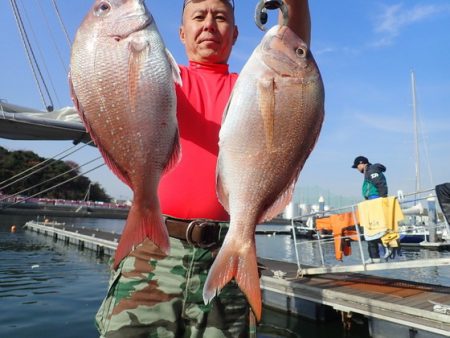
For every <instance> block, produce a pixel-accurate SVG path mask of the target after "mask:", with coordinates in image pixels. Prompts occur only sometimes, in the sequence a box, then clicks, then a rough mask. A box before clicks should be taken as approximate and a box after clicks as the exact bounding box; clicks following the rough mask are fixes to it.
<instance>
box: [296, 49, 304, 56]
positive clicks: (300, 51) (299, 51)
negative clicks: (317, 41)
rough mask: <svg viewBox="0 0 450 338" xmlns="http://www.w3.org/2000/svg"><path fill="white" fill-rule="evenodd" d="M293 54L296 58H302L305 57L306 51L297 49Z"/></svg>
mask: <svg viewBox="0 0 450 338" xmlns="http://www.w3.org/2000/svg"><path fill="white" fill-rule="evenodd" d="M295 54H296V55H297V56H299V57H303V56H305V55H306V50H305V49H303V48H297V49H296V50H295Z"/></svg>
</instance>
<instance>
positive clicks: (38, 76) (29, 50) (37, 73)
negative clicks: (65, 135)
mask: <svg viewBox="0 0 450 338" xmlns="http://www.w3.org/2000/svg"><path fill="white" fill-rule="evenodd" d="M10 4H11V7H12V9H13V13H14V18H15V20H16V23H17V27H18V29H19V33H20V37H21V39H22V43H23V45H24V48H25V52H26V54H27V57H28V62H29V63H30V66H31V69H32V72H33V75H34V79H35V81H36V84H37V87H38V91H39V94H40V96H41V99H42V102H43V103H44V106H45V108H46V109H47V111H52V110H53V100H52V98H51V96H50V93H49V90H48V87H47V85H46V83H45V80H44V77H43V75H42V72H41V69H40V67H39V65H38V63H37V61H36V56H35V54H34V51H33V47H32V46H31V43H30V40H29V38H28V34H27V32H26V30H25V26H24V23H23V20H22V16H21V15H20V11H19V7H18V6H17V2H16V0H10ZM41 86H42V87H43V88H44V91H45V94H46V96H47V98H48V100H49V102H50V104H47V101H46V99H45V97H44V93H43V89H42V87H41Z"/></svg>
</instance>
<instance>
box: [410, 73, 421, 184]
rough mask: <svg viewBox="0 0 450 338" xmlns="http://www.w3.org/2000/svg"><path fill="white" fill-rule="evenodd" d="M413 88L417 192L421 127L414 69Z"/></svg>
mask: <svg viewBox="0 0 450 338" xmlns="http://www.w3.org/2000/svg"><path fill="white" fill-rule="evenodd" d="M411 90H412V104H413V121H414V143H415V150H416V152H415V153H416V192H418V191H420V157H419V129H418V128H419V127H418V123H417V107H416V77H415V74H414V71H411Z"/></svg>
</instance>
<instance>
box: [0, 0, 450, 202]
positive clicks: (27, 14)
mask: <svg viewBox="0 0 450 338" xmlns="http://www.w3.org/2000/svg"><path fill="white" fill-rule="evenodd" d="M92 3H93V1H91V0H76V1H75V0H74V1H72V0H64V1H61V0H59V1H57V4H58V6H59V10H60V13H61V15H62V19H63V21H64V24H65V25H66V27H67V30H68V33H69V35H70V37H71V38H73V36H74V34H75V31H76V29H77V27H78V25H79V24H80V22H81V20H82V18H83V17H84V16H85V14H86V13H87V11H88V9H89V7H90V6H91V5H92ZM181 3H182V1H181V0H168V1H164V2H159V1H156V0H155V1H147V6H148V7H149V9H150V11H151V12H152V13H153V15H154V17H155V20H156V22H157V24H158V27H159V29H160V32H161V34H162V36H163V38H164V40H165V42H166V44H167V47H168V48H169V49H170V50H171V52H172V53H173V55H174V56H175V58H176V60H177V61H178V62H179V63H182V64H183V63H186V58H185V54H184V48H183V46H182V45H181V43H180V42H179V40H178V26H179V22H180V15H181V13H180V12H181ZM18 4H19V6H20V7H21V8H23V9H24V11H23V14H22V15H23V16H24V20H25V21H26V22H27V23H28V26H27V27H31V26H32V31H31V29H30V31H29V35H30V39H31V40H32V41H33V43H34V44H35V48H36V51H38V48H39V52H36V54H38V55H39V56H38V57H39V58H40V60H42V59H43V60H45V63H44V62H42V61H41V63H42V64H41V67H43V68H44V72H48V73H49V74H50V76H51V80H52V85H51V86H52V87H54V88H55V91H56V93H57V99H56V96H54V100H55V106H56V107H57V108H59V107H63V106H68V105H72V103H71V100H70V97H69V91H68V86H67V68H68V63H69V54H70V49H69V46H68V44H67V42H66V40H65V38H64V35H63V33H62V30H61V29H60V26H59V23H58V20H57V18H56V16H55V12H54V10H53V7H52V3H51V1H50V0H18ZM24 4H25V5H26V6H25V7H24V6H23V5H24ZM169 4H170V6H169ZM255 5H256V0H255V1H249V0H245V1H244V0H236V6H237V8H236V16H237V24H238V26H239V31H240V36H239V38H238V42H237V43H236V45H235V48H234V51H233V54H232V57H231V59H230V68H231V70H232V71H236V72H239V71H240V69H241V68H242V66H243V64H244V63H245V61H246V59H247V58H248V57H249V55H250V53H251V52H252V50H253V49H254V47H255V46H256V45H257V44H258V42H259V41H260V39H261V37H262V34H263V33H262V32H261V31H259V30H258V29H257V27H256V26H255V24H254V22H253V11H254V7H255ZM310 7H311V15H312V22H313V27H312V52H313V54H314V55H315V58H316V61H317V63H318V65H319V68H320V70H321V72H322V76H323V80H324V84H325V91H326V99H325V107H326V110H325V114H326V116H325V121H324V125H323V128H322V132H321V135H320V138H319V141H318V143H317V145H316V148H315V149H314V151H313V153H312V155H311V156H310V158H309V159H308V161H307V163H306V165H305V167H304V169H303V171H302V173H301V175H300V178H299V183H298V185H297V188H298V189H299V190H301V189H302V188H306V187H310V186H320V187H322V188H324V189H328V190H329V191H331V192H332V193H335V194H341V195H344V196H359V194H360V186H361V183H362V175H361V174H359V173H358V172H357V171H356V170H354V169H351V168H350V166H351V164H352V161H353V159H354V157H355V156H357V155H365V156H367V157H368V158H369V159H370V160H371V162H381V163H383V164H384V165H385V166H386V167H387V169H388V170H387V173H386V176H387V179H388V184H389V188H390V193H391V194H395V193H396V191H397V190H399V189H401V190H403V191H404V192H406V193H408V192H413V191H414V187H415V148H414V147H415V145H414V134H413V120H412V94H411V71H412V70H414V72H415V76H416V93H417V112H418V115H419V126H420V130H421V134H420V145H421V146H420V157H421V166H420V172H421V177H422V180H421V186H422V188H423V189H428V188H432V187H433V186H434V185H436V184H439V183H443V182H448V181H450V174H449V172H450V169H449V168H450V156H449V151H450V114H449V113H448V110H449V107H450V34H449V33H448V32H450V3H449V2H448V0H422V1H419V0H417V1H416V0H404V1H395V0H382V1H367V0H353V1H350V0H347V1H346V0H344V1H329V0H310ZM0 13H1V14H0V22H1V24H0V25H1V35H0V42H1V45H2V46H4V49H3V51H2V55H1V63H0V64H1V72H2V81H0V99H3V100H7V101H8V102H10V103H15V104H19V105H23V106H29V107H32V108H38V109H42V107H43V104H42V102H41V100H40V97H39V93H38V91H37V89H36V85H35V83H34V79H33V76H32V73H31V70H30V66H29V65H28V62H27V59H26V55H25V53H24V49H23V46H22V43H21V40H20V38H19V34H18V30H17V27H16V23H15V21H14V17H13V14H12V10H11V7H10V3H9V1H1V2H0ZM43 13H45V15H44V14H43ZM271 16H272V17H274V14H273V13H272V15H271ZM273 23H274V20H273V19H272V20H271V21H270V23H269V24H273ZM30 24H31V25H30ZM50 32H51V34H50ZM36 42H38V44H36ZM6 46H7V47H6ZM37 46H39V47H37ZM55 46H57V48H56V47H55ZM41 54H42V57H41V56H40V55H41ZM44 64H45V66H44ZM0 146H3V147H6V148H8V149H10V150H17V149H27V150H32V151H35V152H36V153H38V154H39V155H41V156H43V157H51V156H53V155H55V154H57V153H59V152H61V151H63V150H65V149H67V148H68V147H70V146H71V144H70V142H31V141H11V140H6V139H0ZM86 148H88V147H86ZM86 148H85V149H83V150H82V151H80V152H78V153H76V154H74V155H73V156H71V157H70V159H72V160H74V161H76V162H77V163H79V164H81V163H84V162H86V161H88V160H90V159H93V158H95V157H97V156H98V151H97V150H96V149H95V148H91V147H89V149H86ZM89 177H90V178H91V179H92V180H93V181H96V182H99V183H100V184H101V185H102V186H103V187H104V188H105V189H106V191H107V192H108V193H109V194H111V195H112V196H114V197H117V198H124V197H130V196H131V191H130V190H129V189H128V188H127V187H126V186H125V185H124V184H122V183H121V182H120V181H118V180H117V179H116V178H115V177H114V175H113V174H111V173H110V172H109V170H108V169H107V168H106V167H102V168H101V169H98V170H96V171H95V172H93V173H91V174H89Z"/></svg>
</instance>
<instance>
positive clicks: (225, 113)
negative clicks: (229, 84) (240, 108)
mask: <svg viewBox="0 0 450 338" xmlns="http://www.w3.org/2000/svg"><path fill="white" fill-rule="evenodd" d="M233 93H234V90H233V91H231V94H230V97H229V98H228V102H227V105H226V106H225V109H224V110H223V115H222V124H223V123H224V122H225V119H226V118H227V115H228V110H229V109H230V102H231V98H232V97H233Z"/></svg>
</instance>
